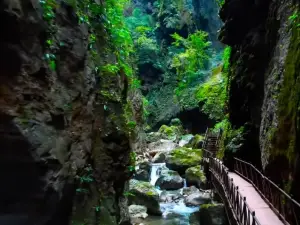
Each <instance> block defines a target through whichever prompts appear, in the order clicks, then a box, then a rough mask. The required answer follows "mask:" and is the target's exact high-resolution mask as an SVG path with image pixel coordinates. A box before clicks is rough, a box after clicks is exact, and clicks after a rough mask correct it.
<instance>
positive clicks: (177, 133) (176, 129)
mask: <svg viewBox="0 0 300 225" xmlns="http://www.w3.org/2000/svg"><path fill="white" fill-rule="evenodd" d="M158 132H159V133H160V134H161V137H162V138H165V139H169V140H176V139H178V138H179V137H181V135H182V134H183V132H184V131H183V128H182V127H181V126H167V125H162V126H161V127H160V128H159V131H158Z"/></svg>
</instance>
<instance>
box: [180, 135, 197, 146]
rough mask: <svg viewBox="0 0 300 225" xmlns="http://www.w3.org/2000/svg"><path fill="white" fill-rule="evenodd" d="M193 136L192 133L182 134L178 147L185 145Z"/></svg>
mask: <svg viewBox="0 0 300 225" xmlns="http://www.w3.org/2000/svg"><path fill="white" fill-rule="evenodd" d="M193 137H194V135H192V134H187V135H183V136H182V137H181V139H180V141H179V144H178V145H179V146H180V147H183V146H185V145H187V144H188V143H189V142H190V141H191V140H192V139H193Z"/></svg>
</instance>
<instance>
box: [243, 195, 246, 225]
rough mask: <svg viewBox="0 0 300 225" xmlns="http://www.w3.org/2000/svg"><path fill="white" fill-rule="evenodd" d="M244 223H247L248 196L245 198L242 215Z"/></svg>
mask: <svg viewBox="0 0 300 225" xmlns="http://www.w3.org/2000/svg"><path fill="white" fill-rule="evenodd" d="M242 220H243V224H246V221H247V208H246V197H244V198H243V216H242Z"/></svg>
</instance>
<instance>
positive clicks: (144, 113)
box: [142, 96, 149, 119]
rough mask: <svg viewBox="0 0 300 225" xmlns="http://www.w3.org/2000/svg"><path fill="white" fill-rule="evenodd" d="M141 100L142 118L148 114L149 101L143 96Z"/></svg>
mask: <svg viewBox="0 0 300 225" xmlns="http://www.w3.org/2000/svg"><path fill="white" fill-rule="evenodd" d="M142 101H143V116H144V119H146V118H147V117H148V116H149V111H148V106H149V101H148V99H147V98H145V97H144V96H143V98H142Z"/></svg>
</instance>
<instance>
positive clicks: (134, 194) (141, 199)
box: [128, 180, 162, 215]
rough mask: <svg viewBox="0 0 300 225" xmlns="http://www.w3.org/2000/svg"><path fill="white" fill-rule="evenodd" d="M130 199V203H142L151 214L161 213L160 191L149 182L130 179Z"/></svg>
mask: <svg viewBox="0 0 300 225" xmlns="http://www.w3.org/2000/svg"><path fill="white" fill-rule="evenodd" d="M129 193H130V195H129V196H128V200H129V203H130V204H134V205H142V206H145V207H146V208H147V213H148V214H151V215H161V214H162V213H161V211H160V206H159V193H158V192H157V190H156V189H155V187H154V186H153V185H151V184H150V183H149V182H144V181H138V180H130V182H129Z"/></svg>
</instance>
